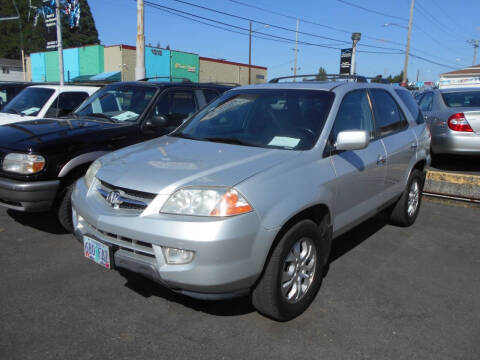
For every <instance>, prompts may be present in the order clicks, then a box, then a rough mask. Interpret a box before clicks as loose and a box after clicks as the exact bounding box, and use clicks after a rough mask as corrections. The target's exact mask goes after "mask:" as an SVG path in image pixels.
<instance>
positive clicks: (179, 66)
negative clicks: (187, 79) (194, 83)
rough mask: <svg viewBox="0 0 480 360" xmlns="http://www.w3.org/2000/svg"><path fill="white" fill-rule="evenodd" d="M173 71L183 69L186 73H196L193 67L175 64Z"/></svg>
mask: <svg viewBox="0 0 480 360" xmlns="http://www.w3.org/2000/svg"><path fill="white" fill-rule="evenodd" d="M175 69H183V70H187V71H188V72H193V73H194V72H197V68H196V67H195V66H190V65H183V64H179V63H175Z"/></svg>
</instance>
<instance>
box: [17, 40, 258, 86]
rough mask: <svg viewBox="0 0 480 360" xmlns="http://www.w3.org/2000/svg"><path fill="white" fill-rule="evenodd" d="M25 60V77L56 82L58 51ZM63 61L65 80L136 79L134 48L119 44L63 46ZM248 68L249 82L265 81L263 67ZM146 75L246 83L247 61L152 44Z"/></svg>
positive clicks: (146, 55)
mask: <svg viewBox="0 0 480 360" xmlns="http://www.w3.org/2000/svg"><path fill="white" fill-rule="evenodd" d="M26 62H27V74H28V75H29V78H28V79H27V80H32V81H37V82H43V81H47V82H52V81H53V82H57V81H59V78H58V52H57V51H48V52H41V53H32V54H31V55H30V56H29V57H27V61H26ZM63 62H64V78H65V81H66V82H70V81H79V80H92V76H98V77H99V78H118V79H120V80H121V81H132V80H135V63H136V47H135V46H130V45H123V44H120V45H110V46H104V45H91V46H84V47H81V48H71V49H64V50H63ZM250 69H251V70H250V71H251V74H250V76H251V83H252V84H257V83H264V82H265V81H266V78H267V68H266V67H262V66H256V65H251V67H250ZM145 74H146V77H147V78H160V79H161V78H166V79H171V80H174V81H175V80H184V79H188V80H190V81H193V82H199V81H200V82H226V83H237V84H242V85H245V84H248V83H249V81H248V77H249V70H248V64H241V63H236V62H231V61H226V60H218V59H211V58H206V57H200V56H199V55H198V54H193V53H189V52H184V51H177V50H170V49H162V48H158V47H152V46H146V47H145Z"/></svg>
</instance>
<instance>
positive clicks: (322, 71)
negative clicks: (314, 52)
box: [315, 66, 327, 81]
mask: <svg viewBox="0 0 480 360" xmlns="http://www.w3.org/2000/svg"><path fill="white" fill-rule="evenodd" d="M315 80H318V81H326V80H327V70H325V69H324V68H323V67H321V66H320V69H318V75H317V76H316V77H315Z"/></svg>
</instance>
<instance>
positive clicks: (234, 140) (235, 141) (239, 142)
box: [202, 137, 262, 147]
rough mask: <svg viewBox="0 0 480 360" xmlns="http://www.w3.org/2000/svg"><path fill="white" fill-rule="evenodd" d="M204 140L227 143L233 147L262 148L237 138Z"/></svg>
mask: <svg viewBox="0 0 480 360" xmlns="http://www.w3.org/2000/svg"><path fill="white" fill-rule="evenodd" d="M202 140H206V141H212V142H219V143H225V144H233V145H243V146H254V147H262V146H261V145H257V144H253V143H250V142H248V141H244V140H241V139H238V138H235V137H207V138H204V139H202Z"/></svg>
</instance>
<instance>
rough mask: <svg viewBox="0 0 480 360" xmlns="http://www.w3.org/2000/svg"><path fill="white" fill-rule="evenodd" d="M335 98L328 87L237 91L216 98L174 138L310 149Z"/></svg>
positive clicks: (174, 134) (177, 132) (179, 130)
mask: <svg viewBox="0 0 480 360" xmlns="http://www.w3.org/2000/svg"><path fill="white" fill-rule="evenodd" d="M333 98H334V94H333V93H331V92H328V91H313V90H271V89H269V90H250V91H248V92H247V91H245V92H240V91H238V92H234V93H230V94H228V95H225V96H223V97H221V98H219V99H218V100H216V101H214V102H213V103H212V104H210V105H209V106H207V107H206V108H205V109H204V110H202V111H200V112H199V113H198V114H197V115H196V116H194V117H193V118H192V119H191V120H190V121H188V122H186V123H185V124H184V125H183V126H181V127H180V128H179V129H178V130H177V131H176V132H175V133H173V134H172V136H178V137H186V138H191V139H195V140H205V141H215V142H225V143H231V144H237V145H246V146H258V147H265V148H281V149H291V150H308V149H310V148H312V147H313V145H315V143H316V141H317V139H318V137H319V135H320V133H321V131H322V129H323V126H324V124H325V120H326V119H327V116H328V113H329V111H330V107H331V105H332V101H333Z"/></svg>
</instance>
